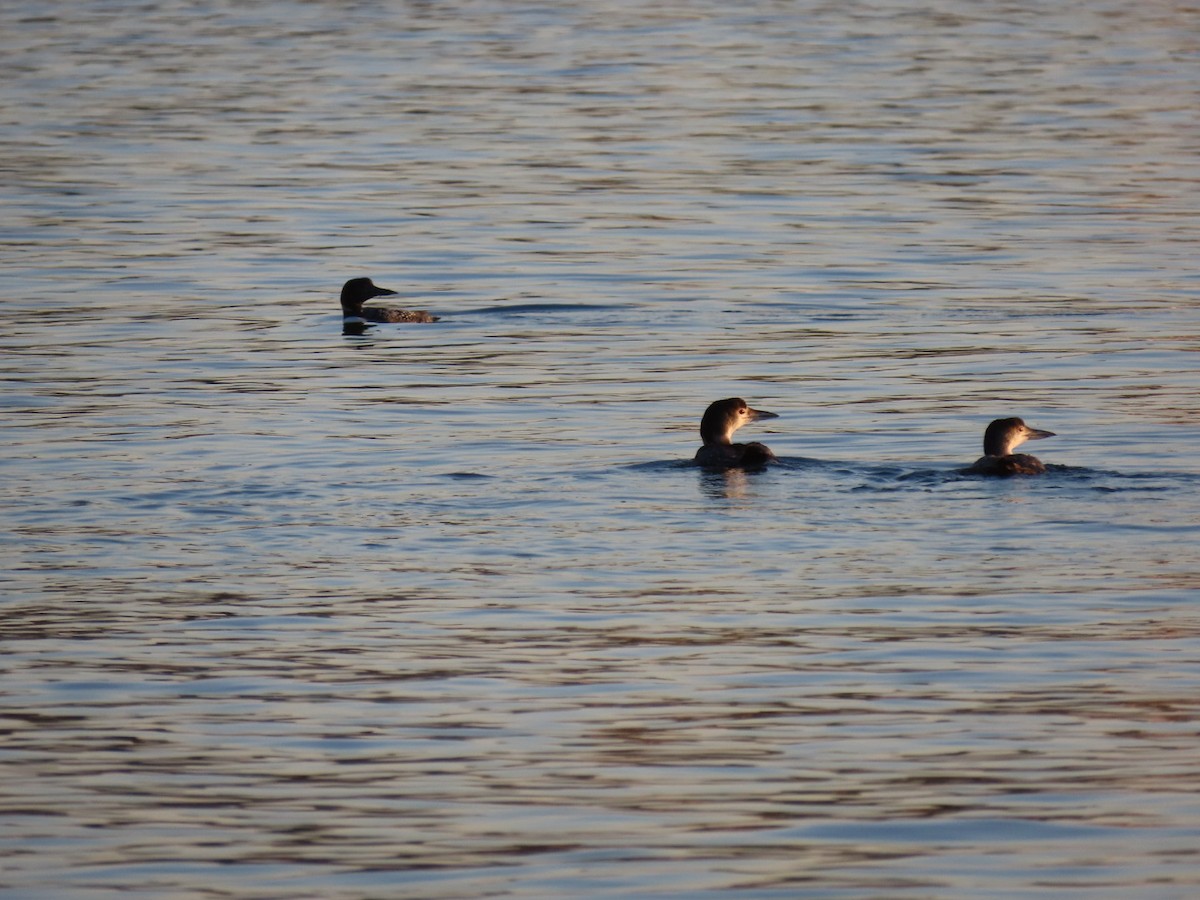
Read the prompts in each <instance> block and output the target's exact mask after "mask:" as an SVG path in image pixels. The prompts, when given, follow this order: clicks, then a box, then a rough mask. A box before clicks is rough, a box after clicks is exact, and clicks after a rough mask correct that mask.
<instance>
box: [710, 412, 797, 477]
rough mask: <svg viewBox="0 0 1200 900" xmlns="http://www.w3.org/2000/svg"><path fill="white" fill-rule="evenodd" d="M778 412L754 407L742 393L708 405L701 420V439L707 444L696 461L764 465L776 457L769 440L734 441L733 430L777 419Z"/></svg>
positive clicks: (727, 466)
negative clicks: (746, 442) (745, 442)
mask: <svg viewBox="0 0 1200 900" xmlns="http://www.w3.org/2000/svg"><path fill="white" fill-rule="evenodd" d="M778 418H779V416H778V414H777V413H773V412H765V411H763V410H761V409H751V408H750V406H749V405H748V404H747V403H746V401H745V400H743V399H742V398H741V397H730V398H729V399H728V400H718V401H716V402H715V403H712V404H710V405H709V407H708V409H706V410H705V411H704V418H703V419H701V420H700V439H701V440H703V441H704V446H703V447H701V448H700V449H699V450H697V451H696V464H697V465H701V466H713V467H714V468H715V467H720V468H725V469H734V468H746V467H752V466H761V465H763V464H765V463H768V462H770V461H771V460H773V459H775V454H774V453H772V452H771V448H770V447H768V446H767V445H766V444H760V443H759V442H758V441H754V442H752V443H749V444H735V443H733V433H734V432H735V431H737V430H738V429H739V428H741V427H742V426H743V425H745V424H746V423H747V422H757V421H758V420H759V419H778Z"/></svg>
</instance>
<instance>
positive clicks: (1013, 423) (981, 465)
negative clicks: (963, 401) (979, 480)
mask: <svg viewBox="0 0 1200 900" xmlns="http://www.w3.org/2000/svg"><path fill="white" fill-rule="evenodd" d="M1048 437H1054V432H1053V431H1041V430H1039V429H1037V428H1030V427H1029V426H1028V425H1026V424H1025V422H1024V420H1023V419H1018V418H1016V417H1015V416H1014V417H1013V418H1010V419H996V421H994V422H992V424H991V425H989V426H988V427H987V431H985V432H984V433H983V456H981V457H980V458H979V459H977V460H976V461H975V464H974V465H973V466H971V467H970V468H969V469H964V470H963V471H964V472H966V473H968V474H971V475H1040V474H1042V473H1043V472H1045V471H1046V466H1045V465H1044V464H1043V463H1042V461H1041V460H1040V459H1038V458H1037V457H1036V456H1030V455H1029V454H1028V453H1013V450H1015V449H1017V447H1019V446H1020V445H1021V444H1023V443H1025V442H1026V441H1038V440H1041V439H1042V438H1048Z"/></svg>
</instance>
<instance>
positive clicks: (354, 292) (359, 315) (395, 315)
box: [342, 278, 439, 327]
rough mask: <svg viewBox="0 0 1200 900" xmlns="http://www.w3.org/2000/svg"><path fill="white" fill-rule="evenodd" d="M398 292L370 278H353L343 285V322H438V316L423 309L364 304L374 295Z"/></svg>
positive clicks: (362, 323)
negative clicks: (381, 285) (377, 283)
mask: <svg viewBox="0 0 1200 900" xmlns="http://www.w3.org/2000/svg"><path fill="white" fill-rule="evenodd" d="M394 293H396V292H395V291H390V290H388V289H387V288H382V287H378V286H377V285H376V284H375V283H374V282H373V281H371V279H370V278H351V279H350V280H349V281H347V282H346V283H345V284H344V285H342V323H343V324H344V325H346V326H353V325H358V326H363V327H365V326H366V325H367V323H368V322H371V323H378V322H422V323H428V322H436V321H437V320H438V318H439V317H438V316H434V315H430V314H429V313H427V312H425V310H423V309H395V308H393V307H386V306H364V305H363V304H364V303H366V302H367V301H368V300H370V299H372V298H373V297H386V296H389V295H391V294H394Z"/></svg>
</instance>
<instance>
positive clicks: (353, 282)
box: [342, 278, 396, 316]
mask: <svg viewBox="0 0 1200 900" xmlns="http://www.w3.org/2000/svg"><path fill="white" fill-rule="evenodd" d="M394 293H396V292H395V291H389V290H388V289H387V288H382V287H378V286H377V285H376V284H375V282H373V281H371V279H370V278H351V279H350V280H349V281H347V282H346V283H345V284H344V285H342V315H344V316H361V315H362V307H363V304H364V303H366V302H367V301H368V300H370V299H371V298H372V297H383V296H386V295H387V294H394Z"/></svg>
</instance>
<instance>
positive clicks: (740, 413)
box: [738, 406, 747, 416]
mask: <svg viewBox="0 0 1200 900" xmlns="http://www.w3.org/2000/svg"><path fill="white" fill-rule="evenodd" d="M746 412H747V410H746V407H744V406H743V407H742V408H741V409H739V410H738V415H739V416H744V415H746Z"/></svg>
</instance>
